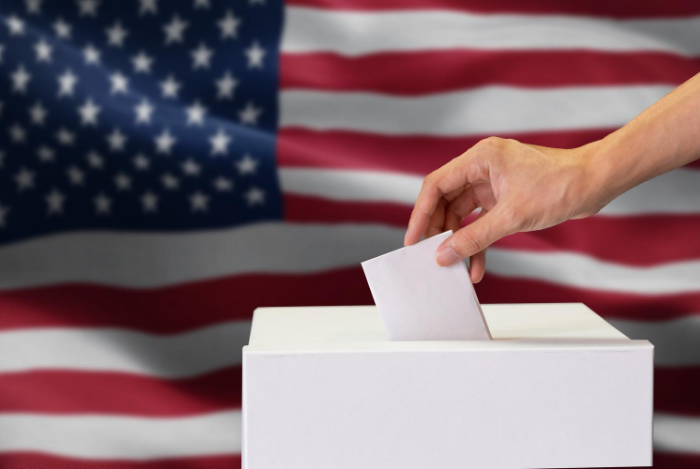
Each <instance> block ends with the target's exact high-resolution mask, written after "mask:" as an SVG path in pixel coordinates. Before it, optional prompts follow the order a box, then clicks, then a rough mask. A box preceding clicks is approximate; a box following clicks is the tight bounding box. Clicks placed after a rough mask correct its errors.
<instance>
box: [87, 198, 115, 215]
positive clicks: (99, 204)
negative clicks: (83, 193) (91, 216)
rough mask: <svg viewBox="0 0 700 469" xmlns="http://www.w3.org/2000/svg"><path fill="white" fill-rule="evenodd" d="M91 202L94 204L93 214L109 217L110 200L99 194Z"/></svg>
mask: <svg viewBox="0 0 700 469" xmlns="http://www.w3.org/2000/svg"><path fill="white" fill-rule="evenodd" d="M92 201H93V203H94V204H95V213H97V214H98V215H109V213H110V211H111V210H112V199H110V198H109V197H107V196H106V195H104V194H103V193H100V194H99V195H98V196H97V197H95V198H94V199H92Z"/></svg>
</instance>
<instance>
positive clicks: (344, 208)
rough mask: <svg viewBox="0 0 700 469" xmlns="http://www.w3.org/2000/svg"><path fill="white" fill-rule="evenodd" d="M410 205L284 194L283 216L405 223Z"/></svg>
mask: <svg viewBox="0 0 700 469" xmlns="http://www.w3.org/2000/svg"><path fill="white" fill-rule="evenodd" d="M411 208H412V207H409V206H408V205H405V204H398V203H390V202H340V201H336V200H328V199H324V198H320V197H309V196H301V195H292V194H284V219H285V220H286V221H290V222H293V223H319V222H321V223H384V224H387V225H393V226H400V227H405V226H407V225H408V220H409V218H410V216H411Z"/></svg>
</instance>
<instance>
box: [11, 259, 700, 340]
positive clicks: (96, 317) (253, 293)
mask: <svg viewBox="0 0 700 469" xmlns="http://www.w3.org/2000/svg"><path fill="white" fill-rule="evenodd" d="M339 285H340V286H342V288H339V287H338V286H339ZM271 289H272V290H271ZM477 290H478V292H479V298H480V299H481V300H482V301H483V302H484V303H551V302H583V303H586V304H587V305H589V306H590V307H591V308H592V309H593V310H594V311H596V312H598V313H599V314H601V315H603V316H605V317H612V318H620V319H642V320H650V321H653V320H663V319H672V318H677V317H683V316H686V315H688V314H693V313H698V312H700V292H693V293H684V294H674V295H648V296H647V295H635V294H629V293H615V292H600V291H594V290H586V289H582V288H574V287H567V286H561V285H554V284H549V283H546V282H542V281H536V280H524V279H504V278H500V277H497V276H493V275H491V274H490V273H489V272H487V274H486V278H485V280H484V281H483V282H482V283H481V284H479V285H478V286H477ZM271 291H272V292H273V294H271V293H270V292H271ZM373 303H374V302H373V301H372V296H371V294H370V291H369V288H368V287H367V282H366V280H365V277H364V275H363V273H362V270H361V269H360V267H359V265H358V266H356V267H349V268H346V269H339V270H334V271H328V272H322V273H315V274H299V275H283V274H275V275H248V276H242V277H239V276H234V277H228V278H223V279H217V280H211V281H207V282H200V283H193V284H186V285H181V286H178V287H173V288H167V289H155V290H127V289H119V288H112V287H104V286H98V285H63V286H54V287H43V288H33V289H27V290H19V291H14V292H5V293H2V294H0V330H12V329H20V328H39V327H123V328H129V329H135V330H139V331H144V332H151V333H176V332H184V331H188V330H192V329H194V328H197V327H203V326H206V325H211V324H216V323H220V322H222V321H228V320H236V319H246V320H247V319H250V318H251V315H252V312H253V310H254V309H255V308H256V307H259V306H324V305H328V306H334V305H364V304H373ZM193 311H194V312H196V314H192V312H193Z"/></svg>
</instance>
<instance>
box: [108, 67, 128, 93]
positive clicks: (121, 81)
mask: <svg viewBox="0 0 700 469" xmlns="http://www.w3.org/2000/svg"><path fill="white" fill-rule="evenodd" d="M109 79H110V81H111V82H112V91H111V93H112V94H127V93H128V92H129V79H128V78H127V77H126V75H122V73H121V72H116V73H114V74H113V75H112V76H111V77H109Z"/></svg>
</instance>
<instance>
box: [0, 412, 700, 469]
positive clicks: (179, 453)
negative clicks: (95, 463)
mask: <svg viewBox="0 0 700 469" xmlns="http://www.w3.org/2000/svg"><path fill="white" fill-rule="evenodd" d="M654 448H655V449H657V450H662V451H669V452H676V453H695V454H697V453H700V451H698V448H700V419H697V418H686V417H677V416H673V415H668V414H661V413H656V414H655V415H654ZM10 451H14V452H19V451H27V452H41V453H49V454H53V455H59V456H64V457H73V458H90V459H117V460H129V459H132V460H149V459H163V458H177V457H187V456H207V455H220V454H240V452H241V414H240V412H239V411H227V412H218V413H213V414H206V415H203V416H197V417H184V418H164V419H160V418H135V417H117V416H106V415H89V416H68V417H66V416H46V415H35V414H4V415H1V416H0V452H10Z"/></svg>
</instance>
